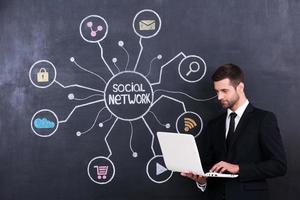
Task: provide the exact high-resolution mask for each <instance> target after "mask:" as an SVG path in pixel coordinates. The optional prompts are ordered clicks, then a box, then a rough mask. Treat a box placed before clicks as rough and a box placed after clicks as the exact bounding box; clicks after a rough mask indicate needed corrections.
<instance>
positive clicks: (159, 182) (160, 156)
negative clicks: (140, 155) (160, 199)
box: [146, 155, 173, 184]
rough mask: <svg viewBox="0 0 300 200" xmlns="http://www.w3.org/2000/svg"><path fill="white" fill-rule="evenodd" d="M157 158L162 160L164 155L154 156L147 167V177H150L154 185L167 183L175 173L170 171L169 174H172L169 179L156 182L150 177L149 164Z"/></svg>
mask: <svg viewBox="0 0 300 200" xmlns="http://www.w3.org/2000/svg"><path fill="white" fill-rule="evenodd" d="M156 158H162V159H163V156H162V155H155V156H153V157H152V158H151V159H150V160H149V161H148V163H147V166H146V173H147V176H148V178H149V179H150V180H151V181H152V182H154V183H158V184H161V183H165V182H167V181H168V180H169V179H170V178H171V177H172V176H173V171H170V170H169V172H170V175H169V177H168V178H167V179H165V180H163V181H156V180H154V179H153V178H152V177H151V176H150V174H149V164H150V163H151V162H152V161H153V160H154V159H156Z"/></svg>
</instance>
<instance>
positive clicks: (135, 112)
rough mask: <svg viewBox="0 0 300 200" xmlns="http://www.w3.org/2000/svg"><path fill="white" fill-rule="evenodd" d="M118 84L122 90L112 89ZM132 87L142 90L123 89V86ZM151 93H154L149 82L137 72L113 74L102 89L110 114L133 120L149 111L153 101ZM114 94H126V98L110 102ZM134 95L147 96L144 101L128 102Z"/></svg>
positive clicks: (125, 119)
mask: <svg viewBox="0 0 300 200" xmlns="http://www.w3.org/2000/svg"><path fill="white" fill-rule="evenodd" d="M124 85H126V86H124ZM118 86H119V87H121V86H122V89H123V90H122V91H114V90H115V89H117V88H118ZM130 86H132V87H130ZM133 87H134V88H138V89H139V90H143V91H130V92H125V91H124V89H125V88H131V89H133ZM139 93H140V94H139ZM153 94H154V93H153V88H152V86H151V83H150V82H149V80H148V79H147V78H146V77H145V76H144V75H143V74H141V73H139V72H131V71H123V72H120V73H118V74H115V75H114V76H113V77H111V79H110V80H109V81H108V82H107V84H106V86H105V89H104V102H105V107H106V108H107V110H108V111H109V112H110V113H111V114H112V115H114V116H115V117H116V118H118V119H121V120H124V121H135V120H138V119H141V118H142V117H144V116H145V115H146V114H147V113H148V112H149V110H150V108H151V105H152V103H153ZM115 95H116V96H118V98H119V97H120V96H123V95H127V96H126V98H125V97H124V98H122V101H119V102H120V103H115V104H112V101H111V100H112V99H113V98H112V97H114V96H115ZM135 95H137V96H139V95H142V96H144V97H145V96H148V97H149V98H147V99H146V100H147V102H146V103H141V104H139V103H138V102H136V103H132V102H131V103H130V101H131V100H129V99H131V98H132V97H133V96H135ZM139 97H140V96H139ZM116 98H117V97H115V99H116ZM136 98H138V97H136ZM146 100H145V101H146Z"/></svg>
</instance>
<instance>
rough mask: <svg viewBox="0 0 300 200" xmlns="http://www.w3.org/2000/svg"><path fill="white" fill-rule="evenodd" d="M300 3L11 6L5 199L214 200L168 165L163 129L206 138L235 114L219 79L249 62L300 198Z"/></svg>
mask: <svg viewBox="0 0 300 200" xmlns="http://www.w3.org/2000/svg"><path fill="white" fill-rule="evenodd" d="M299 19H300V2H299V1H297V0H272V1H271V0H265V1H261V0H253V1H244V0H242V1H240V0H239V1H238V0H228V1H211V0H188V1H179V0H178V1H171V0H153V1H146V0H118V1H116V0H100V1H99V0H98V1H96V0H86V1H79V0H74V1H62V0H53V1H38V0H27V1H21V0H19V1H17V0H9V1H8V0H2V1H1V2H0V27H1V34H0V70H1V71H0V87H1V93H0V95H1V98H0V102H1V107H0V109H1V112H0V113H1V114H0V115H1V120H0V128H1V131H0V160H1V165H0V198H1V199H5V200H16V199H18V200H20V199H44V200H46V199H49V200H50V199H51V200H53V199H56V200H59V199H63V200H66V199H72V200H75V199H202V198H204V197H203V194H202V192H200V191H199V189H198V188H197V187H196V184H195V183H194V182H192V181H190V180H187V179H185V178H183V177H181V176H180V175H179V174H178V173H173V174H172V173H170V172H168V171H165V166H164V163H163V162H162V159H161V157H160V154H161V152H160V149H159V146H158V143H157V138H156V135H155V133H156V132H157V131H173V132H184V131H186V132H188V131H190V132H191V134H194V135H195V136H196V137H197V136H199V135H200V134H201V132H202V130H203V128H204V127H205V125H206V123H207V121H208V120H210V119H212V118H213V117H215V116H217V115H218V114H219V113H220V112H222V109H221V107H220V106H219V105H218V103H217V100H216V98H215V93H214V91H213V88H212V81H211V80H210V77H211V74H212V73H213V72H214V70H215V69H216V68H217V66H219V65H221V64H224V63H235V64H238V65H240V66H241V67H242V68H243V70H244V71H245V74H246V94H247V96H248V98H249V100H250V101H251V102H252V103H253V104H254V105H255V106H257V107H261V108H264V109H267V110H271V111H273V112H274V113H275V114H276V115H277V118H278V121H279V125H280V129H281V134H282V137H283V141H284V145H285V147H286V152H287V156H288V173H287V175H286V176H284V177H280V178H276V179H273V180H270V181H269V183H270V188H271V189H270V190H271V198H272V199H278V200H279V199H295V198H296V197H297V196H299V191H300V188H299V184H298V179H299V178H300V177H299V167H300V162H299V161H298V158H299V148H297V146H298V141H299V139H300V136H299V133H298V130H300V127H299V123H297V121H298V117H297V114H298V113H299V106H300V105H299V101H298V99H299V97H300V96H299V89H300V88H299V85H300V81H299V80H300V79H299V78H298V77H299V75H300V69H299V66H298V65H299V62H300V55H299V50H300V36H299V33H300V27H299V25H298V24H299Z"/></svg>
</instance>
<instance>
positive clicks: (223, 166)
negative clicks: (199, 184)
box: [209, 161, 240, 174]
mask: <svg viewBox="0 0 300 200" xmlns="http://www.w3.org/2000/svg"><path fill="white" fill-rule="evenodd" d="M209 171H211V172H218V173H224V172H229V173H231V174H237V173H239V171H240V167H239V165H234V164H230V163H228V162H224V161H221V162H218V163H217V164H215V165H214V166H213V167H212V168H211V169H210V170H209Z"/></svg>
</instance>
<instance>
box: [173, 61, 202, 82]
mask: <svg viewBox="0 0 300 200" xmlns="http://www.w3.org/2000/svg"><path fill="white" fill-rule="evenodd" d="M191 57H196V58H197V59H200V60H201V61H202V63H203V64H204V71H203V74H202V75H201V77H200V78H198V79H196V80H188V79H186V78H185V77H184V76H183V75H182V74H181V70H180V69H181V66H182V63H183V62H184V61H185V60H187V59H189V58H191ZM194 62H196V61H192V62H191V63H194ZM191 63H190V65H189V70H190V67H191ZM197 63H198V62H197ZM198 65H199V66H201V65H200V64H199V63H198ZM199 70H200V68H199ZM199 70H197V72H198V71H199ZM206 70H207V66H206V63H205V61H204V59H203V58H201V57H200V56H197V55H189V56H186V57H185V58H183V59H182V60H181V61H180V63H179V65H178V73H179V75H180V77H181V78H182V79H183V80H184V81H186V82H188V83H196V82H198V81H200V80H201V79H202V78H203V77H204V76H205V74H206ZM195 73H196V72H195Z"/></svg>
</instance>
